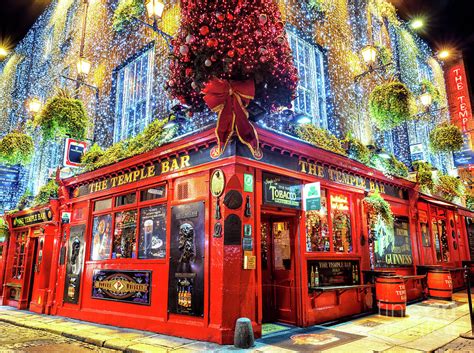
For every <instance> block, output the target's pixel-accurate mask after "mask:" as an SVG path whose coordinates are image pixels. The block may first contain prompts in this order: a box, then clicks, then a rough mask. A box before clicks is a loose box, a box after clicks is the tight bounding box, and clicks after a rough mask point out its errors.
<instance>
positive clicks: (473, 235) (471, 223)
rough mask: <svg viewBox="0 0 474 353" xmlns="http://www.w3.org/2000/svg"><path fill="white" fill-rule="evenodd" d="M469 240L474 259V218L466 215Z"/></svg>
mask: <svg viewBox="0 0 474 353" xmlns="http://www.w3.org/2000/svg"><path fill="white" fill-rule="evenodd" d="M466 229H467V240H468V242H469V251H470V253H471V259H474V219H472V218H470V217H466Z"/></svg>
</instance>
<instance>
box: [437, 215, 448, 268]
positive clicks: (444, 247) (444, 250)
mask: <svg viewBox="0 0 474 353" xmlns="http://www.w3.org/2000/svg"><path fill="white" fill-rule="evenodd" d="M438 226H439V227H438V229H439V236H440V241H441V254H442V261H443V262H449V260H450V256H449V245H448V234H447V231H446V221H445V220H442V219H440V220H438Z"/></svg>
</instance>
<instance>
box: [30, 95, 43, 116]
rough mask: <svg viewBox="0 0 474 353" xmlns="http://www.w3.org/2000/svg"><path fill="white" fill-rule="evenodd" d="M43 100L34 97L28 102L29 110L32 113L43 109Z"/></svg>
mask: <svg viewBox="0 0 474 353" xmlns="http://www.w3.org/2000/svg"><path fill="white" fill-rule="evenodd" d="M41 106H42V104H41V101H40V100H39V99H38V98H32V99H30V101H29V102H28V110H29V111H30V113H32V114H37V113H39V111H40V110H41Z"/></svg>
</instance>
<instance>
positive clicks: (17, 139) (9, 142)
mask: <svg viewBox="0 0 474 353" xmlns="http://www.w3.org/2000/svg"><path fill="white" fill-rule="evenodd" d="M34 150H35V146H34V143H33V139H32V138H31V136H29V135H27V134H25V133H22V132H20V131H12V132H10V133H8V134H6V135H5V136H4V137H3V138H2V139H0V163H4V164H9V165H15V164H20V165H27V164H29V163H30V162H31V158H32V157H33V154H34Z"/></svg>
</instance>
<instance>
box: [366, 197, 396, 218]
mask: <svg viewBox="0 0 474 353" xmlns="http://www.w3.org/2000/svg"><path fill="white" fill-rule="evenodd" d="M363 203H364V206H365V207H366V209H367V212H368V213H369V217H370V219H372V220H375V219H377V218H378V217H381V218H382V219H383V220H384V222H385V223H387V224H393V219H394V217H393V213H392V209H391V208H390V204H389V203H388V202H387V201H385V200H384V199H383V197H382V196H381V195H380V193H379V192H378V191H374V192H373V193H372V194H371V195H370V196H367V197H365V198H364V200H363Z"/></svg>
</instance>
